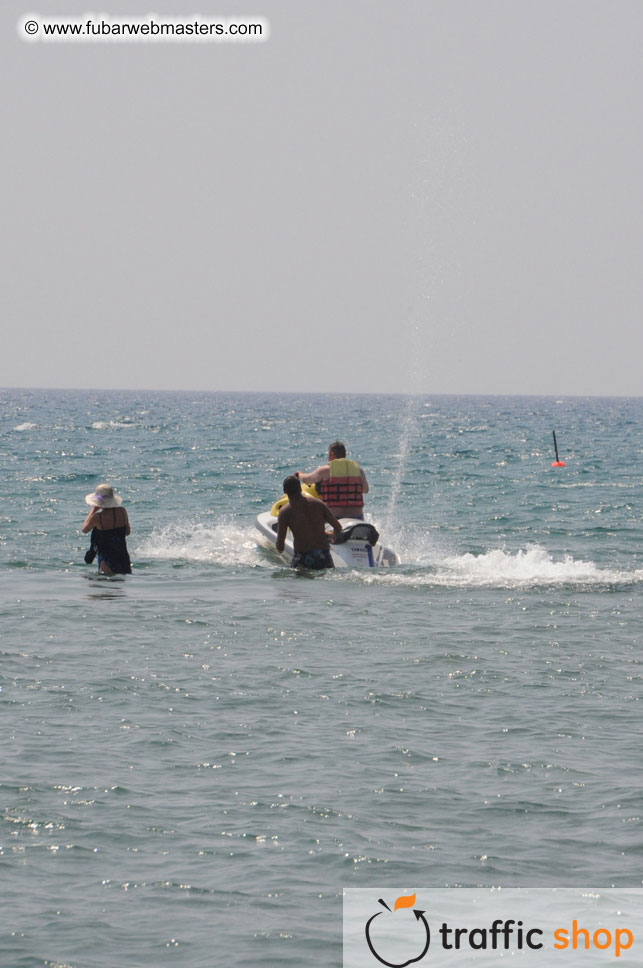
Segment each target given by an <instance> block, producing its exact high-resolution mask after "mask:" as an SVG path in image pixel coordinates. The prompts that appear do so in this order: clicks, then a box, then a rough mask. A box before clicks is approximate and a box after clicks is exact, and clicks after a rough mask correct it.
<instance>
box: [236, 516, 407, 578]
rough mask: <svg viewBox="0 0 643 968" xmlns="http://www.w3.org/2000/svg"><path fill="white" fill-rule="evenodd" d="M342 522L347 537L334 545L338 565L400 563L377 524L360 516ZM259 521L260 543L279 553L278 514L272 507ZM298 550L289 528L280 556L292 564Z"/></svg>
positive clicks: (366, 565) (257, 522)
mask: <svg viewBox="0 0 643 968" xmlns="http://www.w3.org/2000/svg"><path fill="white" fill-rule="evenodd" d="M339 523H340V524H341V526H342V529H343V536H344V540H343V541H342V542H341V543H340V542H339V541H338V542H337V543H336V544H331V546H330V553H331V557H332V559H333V564H334V565H335V567H336V568H390V567H391V566H393V565H399V564H400V559H399V557H398V555H397V554H396V553H395V552H394V551H392V550H391V548H386V547H385V546H384V545H382V544H380V541H379V536H378V535H377V531H375V529H374V528H373V525H370V524H368V522H365V521H360V520H358V519H357V518H340V519H339ZM255 524H256V527H257V530H258V532H259V538H258V541H259V544H260V545H261V546H262V547H263V548H266V549H267V550H268V551H274V552H275V554H277V547H276V546H277V518H276V517H275V516H274V515H273V514H271V513H270V511H264V512H262V513H261V514H259V515H257V520H256V522H255ZM348 535H350V536H348ZM369 538H370V540H369ZM374 540H375V543H373V541H374ZM294 553H295V549H294V547H293V538H292V533H291V531H290V530H288V532H287V534H286V543H285V546H284V550H283V554H282V555H280V557H281V558H282V559H283V560H284V561H285V562H286V563H287V564H290V562H291V561H292V559H293V555H294Z"/></svg>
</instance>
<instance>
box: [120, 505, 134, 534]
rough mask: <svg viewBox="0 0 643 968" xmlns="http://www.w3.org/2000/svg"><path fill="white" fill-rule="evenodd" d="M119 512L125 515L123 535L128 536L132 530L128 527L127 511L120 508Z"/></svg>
mask: <svg viewBox="0 0 643 968" xmlns="http://www.w3.org/2000/svg"><path fill="white" fill-rule="evenodd" d="M121 511H122V512H123V514H124V515H125V534H127V535H129V534H130V533H131V530H132V529H131V528H130V526H129V518H128V516H127V511H126V510H125V508H121Z"/></svg>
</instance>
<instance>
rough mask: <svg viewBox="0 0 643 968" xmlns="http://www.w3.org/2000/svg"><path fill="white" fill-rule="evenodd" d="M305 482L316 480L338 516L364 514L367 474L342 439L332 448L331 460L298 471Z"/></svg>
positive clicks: (360, 517) (330, 448)
mask: <svg viewBox="0 0 643 968" xmlns="http://www.w3.org/2000/svg"><path fill="white" fill-rule="evenodd" d="M295 476H296V477H298V478H299V480H300V481H301V482H302V484H316V485H317V490H318V491H319V494H320V497H321V499H322V501H323V502H324V504H326V505H327V506H328V507H329V508H330V509H331V511H332V512H333V514H334V515H335V517H336V518H359V519H360V520H363V518H364V513H363V512H364V497H363V495H364V494H368V481H367V480H366V474H365V473H364V471H363V470H362V468H361V467H360V466H359V464H358V463H357V462H356V461H354V460H348V458H347V457H346V448H345V447H344V445H343V444H342V443H340V441H339V440H336V441H335V443H333V444H331V445H330V447H329V448H328V463H327V464H323V465H322V466H321V467H318V468H317V469H316V470H314V471H311V472H310V474H302V473H301V471H297V473H296V475H295Z"/></svg>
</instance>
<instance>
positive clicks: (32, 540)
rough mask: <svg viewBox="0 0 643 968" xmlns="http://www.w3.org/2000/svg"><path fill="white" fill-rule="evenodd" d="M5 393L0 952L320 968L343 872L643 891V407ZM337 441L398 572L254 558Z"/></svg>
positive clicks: (97, 960)
mask: <svg viewBox="0 0 643 968" xmlns="http://www.w3.org/2000/svg"><path fill="white" fill-rule="evenodd" d="M0 399H1V401H2V407H1V414H2V417H1V421H0V461H1V464H2V491H3V493H2V502H1V505H0V555H1V558H0V581H1V583H2V599H1V602H0V654H1V658H2V666H1V678H0V685H1V692H0V737H1V741H0V742H1V749H2V772H1V774H0V788H1V790H0V795H1V807H2V813H1V817H2V826H1V841H0V877H1V878H2V886H3V910H2V916H1V921H0V925H1V932H0V964H1V965H2V966H8V968H36V966H50V968H61V966H65V968H67V966H70V968H86V966H91V968H107V966H110V968H111V966H113V965H123V966H125V965H126V966H128V968H130V966H131V968H138V966H141V968H148V966H149V968H152V966H157V965H163V964H168V965H177V966H189V968H202V966H203V968H209V966H212V965H219V964H221V965H223V964H225V965H227V966H231V968H235V966H244V968H247V966H253V965H260V964H261V965H268V966H270V965H274V966H284V968H286V966H291V965H292V966H301V965H315V966H318V965H319V966H339V965H340V964H341V891H342V888H344V887H349V886H350V887H375V888H379V887H380V886H381V887H382V888H385V887H387V886H390V887H391V888H392V889H393V888H395V887H398V886H407V885H409V884H417V885H418V886H422V885H424V886H427V887H440V886H457V885H463V886H477V885H503V886H520V885H521V886H554V885H558V886H563V885H564V886H580V885H585V884H587V885H602V886H609V885H616V886H629V887H636V886H640V885H641V883H642V880H641V857H642V854H643V837H642V828H641V810H642V803H641V778H640V777H641V770H640V764H641V725H640V724H641V707H640V705H639V703H640V702H641V695H642V679H641V663H640V655H639V650H640V629H641V627H642V625H643V595H642V589H643V544H642V540H641V539H642V537H643V534H642V528H641V513H640V509H641V506H642V498H643V484H642V475H641V468H642V459H641V458H642V449H643V434H642V431H641V428H642V426H643V419H642V418H643V401H641V399H625V398H621V399H598V398H591V399H579V398H573V399H572V398H564V399H560V400H555V399H553V398H526V397H524V398H491V397H484V398H478V397H417V398H409V399H407V398H404V397H395V396H384V397H383V396H375V395H373V396H370V395H369V396H339V395H337V396H330V395H329V396H313V395H311V396H293V395H287V394H283V395H276V394H271V395H264V394H199V393H152V392H146V393H142V392H141V393H123V392H122V391H119V392H118V393H113V394H111V393H108V392H66V391H65V392H63V391H41V390H38V391H36V390H24V391H17V390H5V391H0ZM554 429H555V430H556V431H557V434H558V441H559V447H560V450H561V457H562V458H563V460H564V461H565V462H566V467H565V468H557V469H555V468H552V467H551V462H552V460H553V459H554V454H553V441H552V430H554ZM338 437H339V438H340V439H344V440H345V441H346V444H347V446H348V448H349V452H350V455H351V456H353V457H354V458H356V459H357V460H359V461H360V463H361V464H362V465H363V466H364V468H365V470H366V473H367V475H368V478H369V482H370V485H371V491H370V493H369V495H368V503H367V512H368V516H370V517H371V519H372V520H373V521H375V522H376V523H377V525H378V528H379V529H380V531H381V533H382V536H383V538H384V539H385V542H386V543H387V544H389V545H390V546H391V547H393V548H395V550H397V551H398V553H399V554H400V556H401V558H402V565H401V566H400V567H399V568H398V569H395V570H391V571H381V572H376V571H368V570H367V571H346V572H344V571H340V570H336V571H335V572H332V573H326V574H321V575H316V576H315V577H312V578H311V577H309V576H298V575H296V574H294V573H292V572H291V571H290V570H289V569H287V568H284V567H283V565H282V564H281V562H280V561H279V560H278V559H277V558H273V557H271V556H270V554H269V553H268V552H265V551H262V550H260V549H259V548H258V547H257V544H256V540H255V529H254V518H255V516H256V514H257V513H259V512H260V511H262V510H264V509H265V508H266V507H268V506H269V505H270V504H271V503H272V501H274V500H275V498H276V497H278V496H279V495H280V493H281V481H282V480H283V477H284V476H285V475H286V474H288V473H290V472H292V471H294V470H310V469H312V468H313V467H315V466H316V465H317V464H318V463H320V462H323V460H324V457H325V453H326V450H327V446H328V444H329V443H330V442H331V441H332V440H334V439H335V438H338ZM103 480H106V481H109V482H110V483H112V484H113V485H114V486H115V487H116V489H117V490H118V491H119V492H120V493H121V494H122V496H123V499H124V502H125V505H126V507H127V509H128V512H129V515H130V520H131V524H132V535H131V538H130V539H129V544H130V551H131V554H132V559H133V562H134V574H133V575H132V576H128V577H126V578H125V579H122V578H120V579H112V580H108V579H104V578H101V577H99V576H98V575H97V574H96V572H95V571H94V566H92V567H91V568H90V567H88V566H87V565H85V564H84V562H83V554H84V552H85V549H86V547H87V544H88V541H87V538H86V536H84V535H82V534H81V533H80V526H81V524H82V521H83V519H84V516H85V514H86V511H87V508H86V505H85V504H84V496H85V494H86V493H87V492H89V491H91V490H93V488H94V487H95V485H96V484H98V483H99V482H101V481H103Z"/></svg>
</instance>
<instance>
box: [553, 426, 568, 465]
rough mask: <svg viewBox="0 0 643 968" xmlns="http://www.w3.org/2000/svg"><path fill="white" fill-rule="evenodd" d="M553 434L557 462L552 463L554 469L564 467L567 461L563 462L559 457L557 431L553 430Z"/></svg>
mask: <svg viewBox="0 0 643 968" xmlns="http://www.w3.org/2000/svg"><path fill="white" fill-rule="evenodd" d="M552 434H553V435H554V450H555V451H556V460H555V461H553V462H552V465H551V466H552V467H564V466H565V461H564V460H561V459H560V457H559V456H558V442H557V441H556V431H555V430H552Z"/></svg>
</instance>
